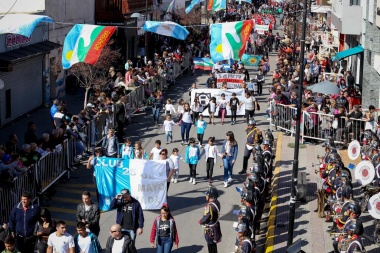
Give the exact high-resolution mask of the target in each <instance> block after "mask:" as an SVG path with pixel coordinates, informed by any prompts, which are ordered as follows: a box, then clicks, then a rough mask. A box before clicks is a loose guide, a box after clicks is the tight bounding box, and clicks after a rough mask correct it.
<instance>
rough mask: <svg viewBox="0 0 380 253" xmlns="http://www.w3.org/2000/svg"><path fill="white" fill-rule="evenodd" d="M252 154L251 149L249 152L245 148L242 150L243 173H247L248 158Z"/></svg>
mask: <svg viewBox="0 0 380 253" xmlns="http://www.w3.org/2000/svg"><path fill="white" fill-rule="evenodd" d="M251 154H253V149H251V150H249V149H247V147H245V148H244V158H243V171H247V168H248V160H249V157H250V156H251Z"/></svg>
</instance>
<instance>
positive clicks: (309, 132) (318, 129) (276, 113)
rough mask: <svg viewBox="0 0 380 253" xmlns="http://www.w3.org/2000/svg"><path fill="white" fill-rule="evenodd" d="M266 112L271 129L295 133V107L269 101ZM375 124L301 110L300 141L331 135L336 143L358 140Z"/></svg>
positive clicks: (363, 120) (321, 139)
mask: <svg viewBox="0 0 380 253" xmlns="http://www.w3.org/2000/svg"><path fill="white" fill-rule="evenodd" d="M267 113H268V115H269V117H270V128H271V129H272V128H273V127H274V128H275V129H276V130H280V131H284V132H286V133H288V134H291V135H292V136H293V135H294V134H295V127H296V122H295V119H296V118H295V116H296V113H297V108H296V107H291V106H287V105H282V104H275V103H274V102H270V104H269V109H268V111H267ZM335 121H336V122H335ZM376 126H377V124H376V122H374V121H373V122H367V121H366V120H365V119H355V118H346V117H340V118H335V117H334V115H333V114H324V113H322V112H321V111H318V112H307V111H303V112H302V115H301V136H300V138H301V139H300V141H301V142H302V143H303V142H304V141H305V138H306V139H309V140H310V139H312V140H319V141H326V139H327V138H330V137H332V138H333V139H334V141H335V142H336V143H350V142H351V141H352V140H358V141H360V138H361V134H362V133H363V131H365V130H371V131H375V127H376Z"/></svg>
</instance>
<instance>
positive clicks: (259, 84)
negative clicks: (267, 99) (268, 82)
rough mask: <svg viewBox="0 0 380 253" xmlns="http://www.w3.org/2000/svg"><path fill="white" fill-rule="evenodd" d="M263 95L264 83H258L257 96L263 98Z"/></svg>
mask: <svg viewBox="0 0 380 253" xmlns="http://www.w3.org/2000/svg"><path fill="white" fill-rule="evenodd" d="M261 94H263V83H262V82H258V83H257V95H259V96H261Z"/></svg>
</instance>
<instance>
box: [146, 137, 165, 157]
mask: <svg viewBox="0 0 380 253" xmlns="http://www.w3.org/2000/svg"><path fill="white" fill-rule="evenodd" d="M161 150H162V148H161V141H160V140H156V141H155V142H154V148H152V150H151V151H150V155H149V160H150V159H152V157H153V159H152V160H161V159H160V152H161Z"/></svg>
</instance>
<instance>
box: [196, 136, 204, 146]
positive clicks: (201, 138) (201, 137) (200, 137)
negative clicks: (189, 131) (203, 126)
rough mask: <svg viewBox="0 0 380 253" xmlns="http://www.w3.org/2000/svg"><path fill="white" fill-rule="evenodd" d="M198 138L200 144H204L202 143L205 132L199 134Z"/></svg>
mask: <svg viewBox="0 0 380 253" xmlns="http://www.w3.org/2000/svg"><path fill="white" fill-rule="evenodd" d="M197 139H198V141H199V144H200V145H202V143H203V134H197Z"/></svg>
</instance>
